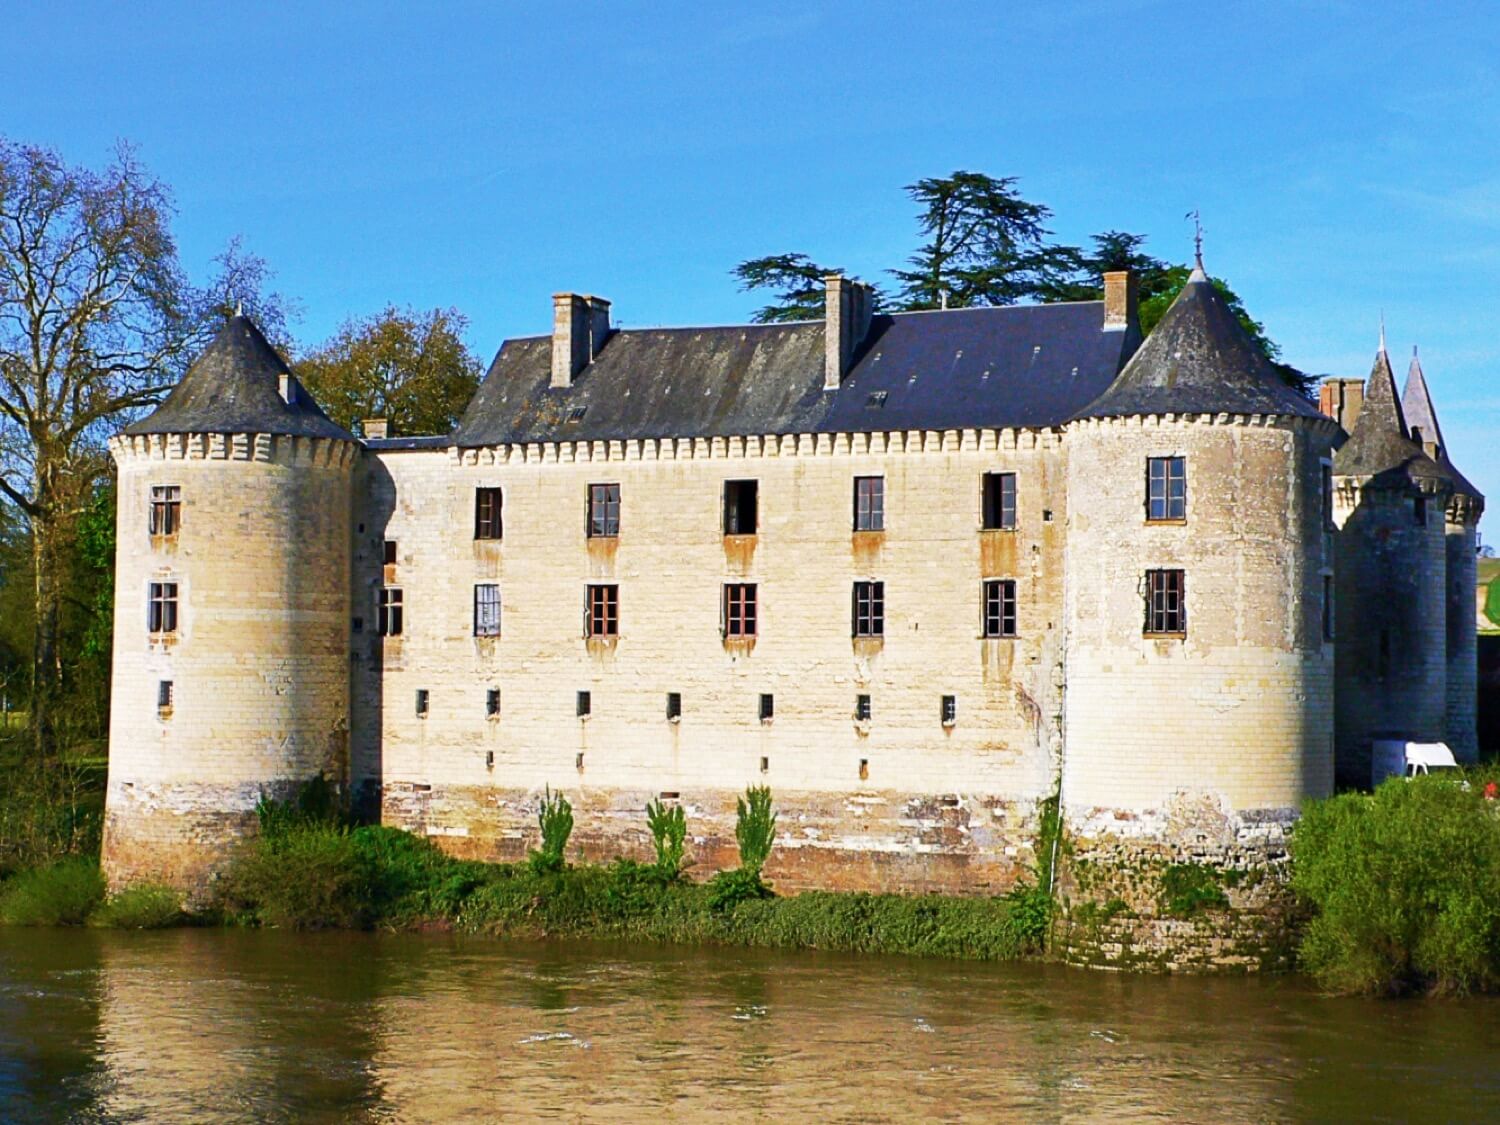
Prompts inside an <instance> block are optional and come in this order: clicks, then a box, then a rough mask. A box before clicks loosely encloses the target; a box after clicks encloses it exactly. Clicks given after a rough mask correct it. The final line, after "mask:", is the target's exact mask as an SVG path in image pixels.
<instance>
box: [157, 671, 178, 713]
mask: <svg viewBox="0 0 1500 1125" xmlns="http://www.w3.org/2000/svg"><path fill="white" fill-rule="evenodd" d="M174 694H175V693H174V691H173V688H172V681H171V680H157V681H156V711H157V714H159V715H161V716H163V717H165V716H167V715H170V714H171V713H172V698H173V695H174Z"/></svg>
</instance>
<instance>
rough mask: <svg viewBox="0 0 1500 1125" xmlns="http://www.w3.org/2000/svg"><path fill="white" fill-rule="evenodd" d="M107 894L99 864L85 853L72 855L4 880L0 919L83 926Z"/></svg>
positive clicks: (11, 923) (20, 923) (12, 922)
mask: <svg viewBox="0 0 1500 1125" xmlns="http://www.w3.org/2000/svg"><path fill="white" fill-rule="evenodd" d="M103 898H104V876H103V875H101V874H100V873H99V865H98V864H97V863H96V862H94V861H93V860H91V859H86V858H84V857H83V856H71V857H69V858H67V859H60V860H58V861H56V862H55V863H49V864H47V865H46V866H44V867H34V868H31V869H30V870H28V871H22V872H20V873H18V874H16V875H14V876H12V877H11V878H10V879H8V880H6V881H5V882H4V883H3V884H0V922H4V923H5V924H6V925H9V926H79V925H82V924H83V923H84V922H85V921H86V920H87V919H88V916H89V915H90V914H92V913H93V911H94V908H95V907H96V906H98V905H99V903H100V901H101V900H102V899H103Z"/></svg>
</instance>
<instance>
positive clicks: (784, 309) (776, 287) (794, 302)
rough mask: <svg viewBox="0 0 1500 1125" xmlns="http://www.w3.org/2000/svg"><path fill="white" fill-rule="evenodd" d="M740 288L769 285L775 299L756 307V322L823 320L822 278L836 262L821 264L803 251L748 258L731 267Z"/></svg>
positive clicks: (777, 322)
mask: <svg viewBox="0 0 1500 1125" xmlns="http://www.w3.org/2000/svg"><path fill="white" fill-rule="evenodd" d="M731 273H732V274H733V276H734V277H735V278H736V279H737V280H738V281H739V283H740V289H741V290H742V291H747V292H748V291H749V290H752V289H769V290H770V291H771V293H772V295H773V296H774V298H775V299H774V300H773V301H772V302H771V303H770V304H768V305H764V306H762V307H761V308H758V309H756V310H755V313H754V315H753V316H752V317H751V319H752V320H754V321H755V323H756V324H779V323H784V322H786V321H794V320H822V319H823V295H824V289H825V286H824V281H823V279H824V278H826V277H827V276H828V275H829V274H831V273H843V270H842V269H840V268H839V267H837V266H820V265H818V264H816V263H815V262H813V261H812V259H810V258H809V257H808V256H807V255H806V254H773V255H771V256H770V257H768V258H751V259H750V260H749V261H745V262H741V263H740V264H739V265H737V266H735V267H734V269H733V270H732V271H731Z"/></svg>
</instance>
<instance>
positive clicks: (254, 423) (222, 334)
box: [125, 313, 354, 441]
mask: <svg viewBox="0 0 1500 1125" xmlns="http://www.w3.org/2000/svg"><path fill="white" fill-rule="evenodd" d="M283 376H287V377H288V378H290V379H291V382H292V387H293V388H294V393H293V394H292V396H291V397H292V401H291V402H290V403H289V402H287V401H286V400H285V399H284V398H282V396H281V379H282V377H283ZM125 433H127V434H182V433H208V434H291V435H296V436H301V437H328V438H344V439H345V440H348V441H352V440H354V439H353V436H352V435H351V434H350V433H349V432H348V431H346V430H345V429H344V428H343V427H341V426H338V425H335V424H334V423H333V422H331V421H329V419H328V416H327V415H326V414H324V413H323V411H322V410H321V409H319V407H318V404H317V403H316V402H314V401H313V399H312V396H311V395H309V394H308V393H307V392H306V391H304V390H302V389H301V387H300V386H298V385H297V383H296V378H295V376H293V375H292V371H291V368H289V367H288V366H287V365H286V361H285V360H284V359H282V358H281V356H280V355H278V354H277V352H276V349H275V348H273V347H272V346H271V345H270V343H269V342H268V341H267V340H266V338H265V336H263V335H262V334H261V331H260V329H259V328H257V327H256V326H255V323H254V322H253V321H252V320H251V319H250V318H249V317H247V316H241V315H239V314H238V313H236V314H235V315H234V316H231V317H229V318H228V319H227V320H226V321H225V322H224V327H223V328H221V329H219V332H218V335H216V336H215V337H214V338H213V340H212V341H211V342H210V343H209V345H208V347H206V348H205V349H203V353H202V354H201V355H199V356H198V358H197V359H196V360H194V361H193V364H192V366H191V367H189V368H188V371H187V374H186V375H184V376H183V377H182V382H180V383H178V384H177V386H175V387H174V388H172V392H171V394H169V395H167V397H166V399H165V401H163V402H162V404H161V405H160V406H159V407H157V408H156V410H155V412H154V413H152V414H151V415H149V416H148V417H146V418H143V419H142V420H141V421H139V422H137V423H135V424H134V425H132V426H127V427H125Z"/></svg>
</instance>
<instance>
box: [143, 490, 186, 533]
mask: <svg viewBox="0 0 1500 1125" xmlns="http://www.w3.org/2000/svg"><path fill="white" fill-rule="evenodd" d="M150 523H151V534H152V535H176V534H177V529H178V528H179V527H181V526H182V487H181V486H180V485H175V484H157V485H152V486H151V519H150Z"/></svg>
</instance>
